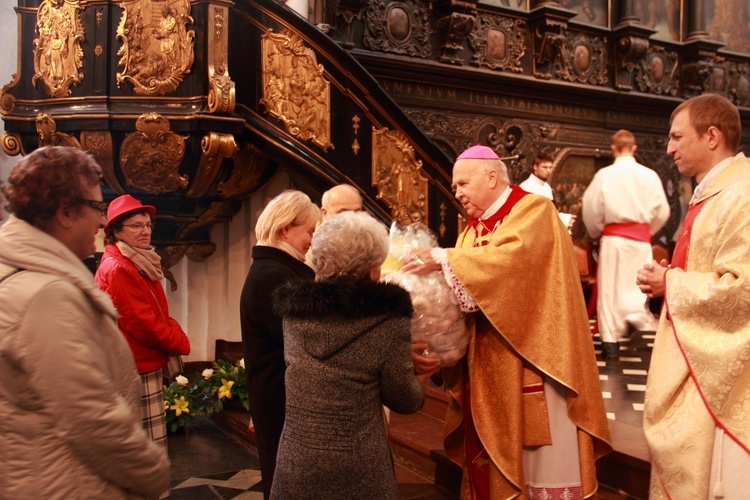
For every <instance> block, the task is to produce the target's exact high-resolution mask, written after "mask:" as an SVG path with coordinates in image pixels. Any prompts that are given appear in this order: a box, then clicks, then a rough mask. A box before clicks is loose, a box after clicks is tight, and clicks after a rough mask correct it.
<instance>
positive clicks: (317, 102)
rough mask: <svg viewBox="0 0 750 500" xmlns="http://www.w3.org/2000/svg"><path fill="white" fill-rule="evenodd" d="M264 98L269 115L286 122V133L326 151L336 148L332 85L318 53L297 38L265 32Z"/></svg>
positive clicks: (263, 40)
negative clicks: (333, 137)
mask: <svg viewBox="0 0 750 500" xmlns="http://www.w3.org/2000/svg"><path fill="white" fill-rule="evenodd" d="M261 43H262V53H263V98H262V99H261V100H260V103H261V104H263V105H264V106H265V108H266V113H268V114H270V115H271V116H273V117H276V118H278V119H280V120H281V121H283V122H284V125H285V127H286V131H287V132H289V133H290V134H291V135H293V136H295V137H298V138H299V139H301V140H303V141H312V142H313V144H315V145H316V146H318V147H319V148H321V149H322V150H323V151H328V149H330V148H333V143H331V141H330V137H331V124H330V116H331V112H330V110H331V95H330V86H331V83H330V82H329V81H327V80H326V79H325V78H324V76H323V75H324V73H325V70H324V69H323V65H322V64H318V63H317V59H316V56H315V52H313V50H312V49H310V48H308V47H305V45H304V43H303V41H302V39H301V38H299V37H298V36H297V35H296V34H294V33H292V34H289V35H287V34H279V33H273V31H272V30H268V31H266V33H265V34H264V35H263V37H262V42H261Z"/></svg>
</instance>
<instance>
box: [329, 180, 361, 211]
mask: <svg viewBox="0 0 750 500" xmlns="http://www.w3.org/2000/svg"><path fill="white" fill-rule="evenodd" d="M320 204H321V207H320V211H321V212H322V213H323V217H327V216H329V215H333V214H339V213H341V212H359V211H360V210H362V196H360V194H359V191H357V188H355V187H354V186H350V185H349V184H339V185H338V186H333V187H332V188H331V189H329V190H328V191H326V192H325V193H323V199H322V200H321V201H320Z"/></svg>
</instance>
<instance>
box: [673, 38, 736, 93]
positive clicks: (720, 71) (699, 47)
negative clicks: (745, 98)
mask: <svg viewBox="0 0 750 500" xmlns="http://www.w3.org/2000/svg"><path fill="white" fill-rule="evenodd" d="M723 45H724V44H723V43H721V42H714V41H711V40H705V39H697V40H693V41H692V42H687V43H685V45H684V46H683V50H684V51H683V54H682V61H683V63H682V81H683V87H684V91H685V97H693V96H696V95H699V94H703V93H706V92H716V93H719V94H722V95H724V96H726V94H727V84H728V78H727V77H728V75H727V70H728V68H727V65H726V60H725V59H724V58H723V57H721V56H719V55H718V50H719V49H720V48H721V47H722V46H723Z"/></svg>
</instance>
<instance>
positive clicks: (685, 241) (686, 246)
mask: <svg viewBox="0 0 750 500" xmlns="http://www.w3.org/2000/svg"><path fill="white" fill-rule="evenodd" d="M711 198H713V196H709V197H708V198H706V199H705V200H702V201H700V202H698V203H695V204H694V205H690V206H689V207H688V211H687V214H685V220H683V221H682V230H681V231H680V236H678V237H677V243H675V245H674V252H673V253H672V267H679V268H680V269H685V266H687V257H688V250H690V235H692V234H693V223H694V222H695V218H696V217H698V214H699V213H700V211H701V210H702V209H703V205H705V204H706V202H707V201H708V200H710V199H711Z"/></svg>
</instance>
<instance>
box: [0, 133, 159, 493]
mask: <svg viewBox="0 0 750 500" xmlns="http://www.w3.org/2000/svg"><path fill="white" fill-rule="evenodd" d="M100 175H101V170H100V168H99V166H98V165H97V164H96V162H95V161H94V160H93V158H92V157H91V156H90V155H88V154H86V153H84V152H83V151H81V150H80V149H75V148H65V147H58V146H56V147H45V148H40V149H38V150H36V151H34V152H33V153H31V154H30V155H29V156H28V157H27V158H25V159H24V160H23V161H21V163H19V164H18V165H17V166H16V167H15V168H14V169H13V171H12V172H11V173H10V177H9V179H8V183H7V185H5V186H4V189H3V191H4V194H5V197H6V199H7V208H8V210H9V211H10V212H11V213H12V214H13V215H11V217H10V220H8V221H7V222H6V223H5V224H4V225H3V226H2V227H1V228H0V304H2V308H0V436H2V445H0V446H1V447H2V451H0V498H30V497H34V498H44V499H58V498H59V499H68V498H107V499H116V498H132V497H148V498H156V497H158V496H159V495H160V494H162V493H164V492H166V491H167V489H168V487H169V460H168V459H167V456H166V454H165V453H164V450H163V449H162V448H160V447H159V446H157V445H156V444H155V443H153V442H152V441H151V440H150V439H149V437H148V435H147V434H146V433H145V432H144V430H143V427H142V426H141V417H140V413H139V411H138V401H139V398H140V379H139V377H138V372H137V371H136V369H135V363H134V362H133V355H132V354H131V352H130V349H129V348H128V344H127V342H125V339H124V338H123V336H122V335H121V334H120V332H119V331H118V329H117V323H116V322H115V319H116V318H117V311H116V310H115V308H114V306H113V305H112V301H111V300H110V298H109V296H107V294H105V293H104V292H102V291H101V290H99V289H98V288H97V286H96V283H94V279H93V276H92V275H91V272H90V271H89V270H88V269H87V268H86V266H85V265H84V264H83V262H82V260H81V259H84V258H86V257H88V256H89V255H91V254H93V253H94V251H95V250H96V248H95V236H96V233H97V231H98V230H99V229H100V228H101V227H103V226H104V223H105V222H106V219H105V216H104V214H105V212H106V208H107V206H106V204H105V203H104V202H103V201H102V193H101V189H100V188H99V177H100Z"/></svg>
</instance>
